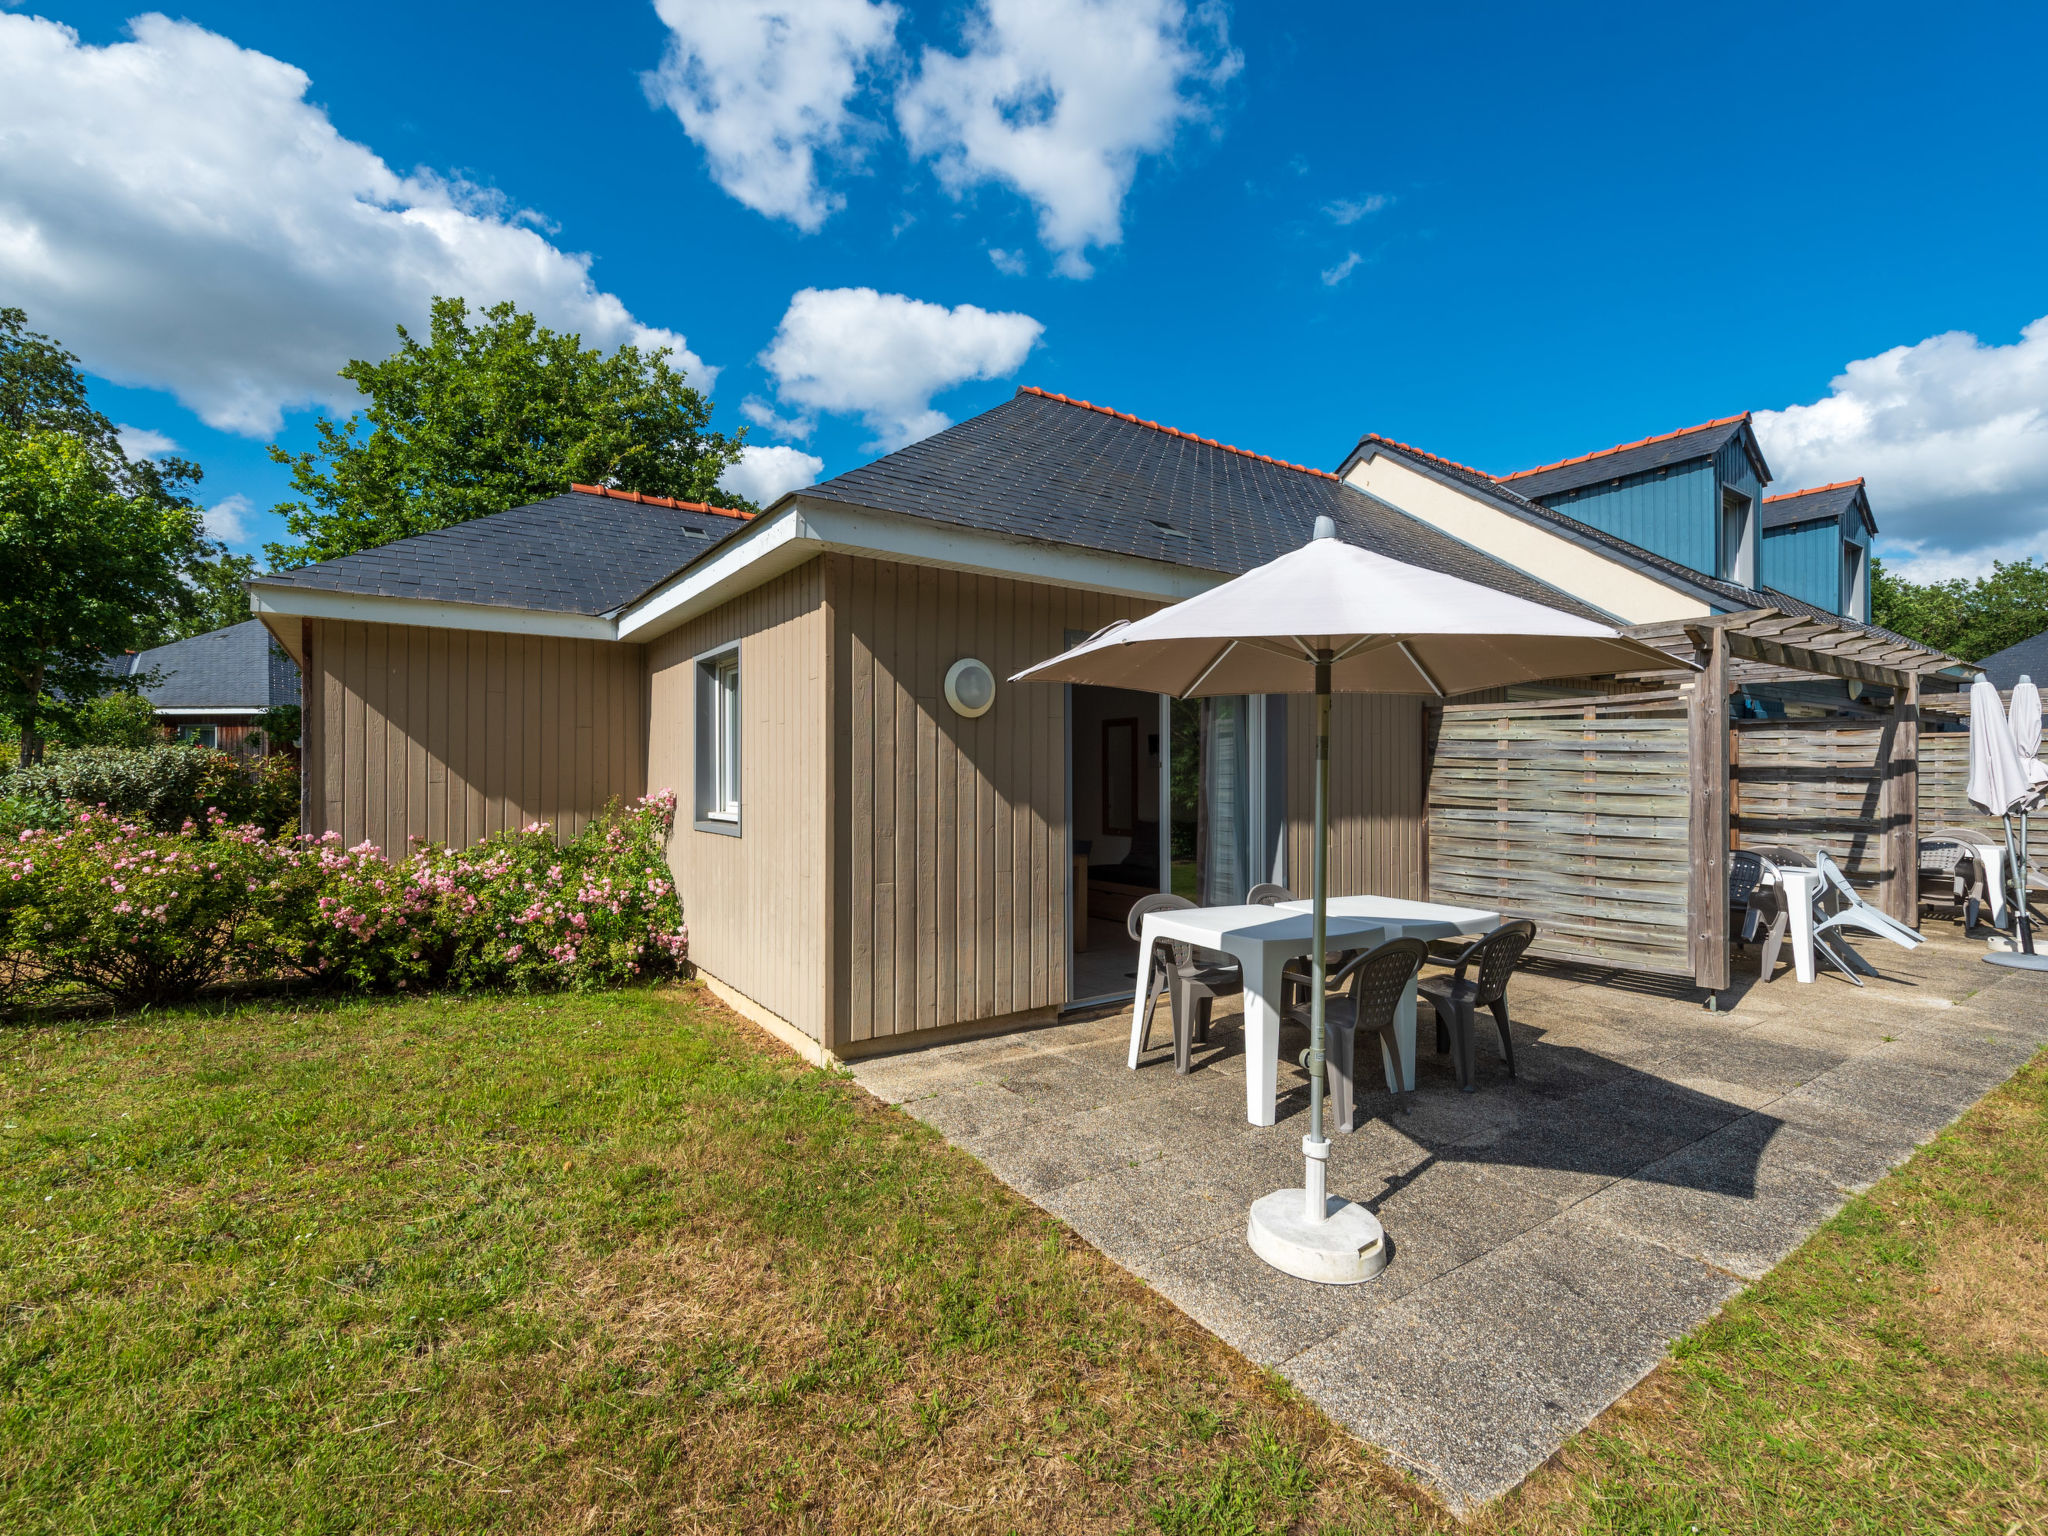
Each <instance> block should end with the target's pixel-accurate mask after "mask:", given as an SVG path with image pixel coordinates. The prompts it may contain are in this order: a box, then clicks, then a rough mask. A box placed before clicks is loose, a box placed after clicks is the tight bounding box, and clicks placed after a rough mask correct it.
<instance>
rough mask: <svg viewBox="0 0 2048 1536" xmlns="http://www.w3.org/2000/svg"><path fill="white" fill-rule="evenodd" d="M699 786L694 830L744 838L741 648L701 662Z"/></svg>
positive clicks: (721, 650) (711, 655) (698, 674)
mask: <svg viewBox="0 0 2048 1536" xmlns="http://www.w3.org/2000/svg"><path fill="white" fill-rule="evenodd" d="M696 682H697V711H696V719H697V744H696V745H697V751H696V757H697V774H696V779H697V786H696V807H695V816H694V817H693V825H694V826H695V827H696V829H697V830H698V831H699V832H716V833H721V834H723V835H724V836H727V837H738V836H739V835H740V803H741V793H740V774H741V765H742V763H743V761H744V758H743V754H742V751H741V748H742V745H743V737H744V734H745V718H746V717H745V715H744V713H743V712H742V710H741V705H740V701H741V691H740V690H741V682H740V648H739V647H738V646H737V645H725V646H720V647H718V648H717V649H716V650H711V651H706V652H705V653H704V654H703V655H701V656H698V657H697V658H696Z"/></svg>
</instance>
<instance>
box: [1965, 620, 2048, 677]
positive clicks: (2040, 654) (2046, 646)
mask: <svg viewBox="0 0 2048 1536" xmlns="http://www.w3.org/2000/svg"><path fill="white" fill-rule="evenodd" d="M1977 665H1978V666H1979V667H1981V668H1983V669H1984V673H1985V675H1986V676H1987V677H1989V678H1990V679H1991V681H1992V683H1993V685H1994V686H1996V687H1997V688H1999V689H2001V690H2009V689H2010V688H2011V687H2012V686H2013V685H2014V684H2015V683H2017V682H2018V681H2019V680H2020V679H2021V678H2022V677H2031V678H2032V679H2033V680H2034V681H2035V682H2036V683H2042V682H2048V630H2043V631H2042V632H2041V633H2040V634H2038V635H2035V636H2033V637H2032V638H2031V639H2028V640H2022V641H2020V642H2019V644H2017V645H2008V646H2007V647H2006V648H2005V649H2004V650H2002V651H1994V652H1992V653H1991V654H1990V655H1989V656H1986V657H1985V658H1984V659H1983V660H1982V661H1980V662H1978V663H1977Z"/></svg>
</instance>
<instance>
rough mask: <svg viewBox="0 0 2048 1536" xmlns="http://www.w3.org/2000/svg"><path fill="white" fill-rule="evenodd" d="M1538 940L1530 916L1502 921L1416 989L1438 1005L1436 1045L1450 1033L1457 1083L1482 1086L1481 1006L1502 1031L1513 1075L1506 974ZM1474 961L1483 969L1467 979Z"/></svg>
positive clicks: (1470, 1090) (1441, 1045) (1471, 1090)
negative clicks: (1449, 968)
mask: <svg viewBox="0 0 2048 1536" xmlns="http://www.w3.org/2000/svg"><path fill="white" fill-rule="evenodd" d="M1535 941H1536V925H1535V924H1534V923H1532V922H1530V921H1529V920H1528V919H1527V918H1519V919H1517V920H1516V921H1514V922H1511V923H1502V924H1501V925H1500V926H1499V927H1498V928H1496V929H1494V930H1493V932H1491V933H1489V934H1486V935H1484V936H1483V937H1481V938H1478V939H1475V940H1473V941H1472V943H1471V944H1469V945H1467V946H1466V948H1465V952H1464V953H1463V954H1462V955H1460V956H1458V958H1457V960H1456V961H1455V962H1454V964H1455V965H1456V966H1457V969H1456V970H1455V971H1454V972H1453V973H1452V974H1451V975H1449V976H1431V977H1429V978H1428V979H1427V980H1425V981H1423V982H1421V983H1420V984H1418V985H1417V987H1416V989H1415V990H1416V993H1417V995H1419V996H1421V997H1426V998H1428V999H1429V1006H1430V1007H1431V1008H1432V1009H1434V1010H1435V1012H1436V1048H1437V1049H1438V1050H1439V1051H1441V1050H1443V1049H1444V1046H1445V1044H1446V1040H1447V1039H1448V1043H1449V1045H1450V1047H1451V1069H1452V1070H1453V1071H1454V1072H1456V1073H1457V1075H1458V1086H1459V1087H1460V1088H1462V1089H1464V1090H1465V1092H1467V1093H1476V1092H1478V1089H1479V1083H1478V1075H1479V1063H1478V1057H1477V1054H1476V1050H1475V1046H1474V1037H1475V1036H1476V1035H1477V1034H1478V1032H1479V1029H1478V1019H1479V1010H1480V1009H1481V1008H1482V1007H1483V1008H1485V1009H1487V1010H1488V1011H1489V1012H1491V1013H1492V1014H1493V1022H1494V1026H1495V1028H1497V1029H1498V1030H1499V1031H1500V1054H1501V1059H1502V1060H1504V1061H1505V1062H1506V1063H1507V1068H1508V1076H1509V1077H1513V1076H1514V1075H1515V1039H1514V1036H1513V1035H1512V1034H1511V1033H1509V1030H1508V978H1509V977H1511V976H1513V975H1514V974H1515V967H1516V966H1517V965H1520V964H1521V963H1522V953H1523V951H1524V950H1526V949H1528V947H1529V946H1530V945H1531V944H1533V943H1534V942H1535ZM1474 965H1476V966H1477V967H1478V970H1479V974H1478V975H1477V976H1476V977H1474V978H1473V979H1472V980H1470V981H1467V980H1466V979H1465V972H1466V970H1467V969H1468V968H1470V967H1472V966H1474Z"/></svg>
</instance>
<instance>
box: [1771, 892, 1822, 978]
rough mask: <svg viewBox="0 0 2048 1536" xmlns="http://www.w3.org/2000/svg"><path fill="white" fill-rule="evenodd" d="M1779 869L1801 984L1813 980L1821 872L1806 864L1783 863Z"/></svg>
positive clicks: (1794, 964)
mask: <svg viewBox="0 0 2048 1536" xmlns="http://www.w3.org/2000/svg"><path fill="white" fill-rule="evenodd" d="M1777 869H1778V884H1779V886H1780V887H1781V888H1782V889H1783V891H1784V893H1785V913H1786V916H1787V917H1789V918H1790V919H1791V923H1790V929H1791V938H1792V971H1793V974H1794V975H1796V976H1797V977H1798V978H1799V979H1800V980H1801V981H1811V980H1813V902H1814V898H1815V897H1816V896H1818V895H1819V894H1820V883H1821V882H1820V871H1819V870H1817V869H1813V868H1811V867H1809V866H1807V865H1804V864H1780V865H1778V866H1777ZM1767 878H1768V877H1767Z"/></svg>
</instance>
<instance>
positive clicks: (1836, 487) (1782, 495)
mask: <svg viewBox="0 0 2048 1536" xmlns="http://www.w3.org/2000/svg"><path fill="white" fill-rule="evenodd" d="M1862 483H1863V477H1862V476H1861V475H1858V476H1857V477H1856V478H1855V479H1854V480H1837V481H1835V482H1834V483H1833V484H1831V485H1809V486H1808V487H1807V488H1806V489H1805V490H1803V491H1780V492H1778V494H1777V495H1775V496H1766V497H1765V498H1764V503H1765V505H1769V504H1770V503H1771V502H1774V501H1790V500H1792V499H1793V498H1794V497H1795V496H1818V495H1819V494H1820V493H1821V492H1822V491H1846V490H1847V489H1849V487H1850V486H1852V485H1861V484H1862Z"/></svg>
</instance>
